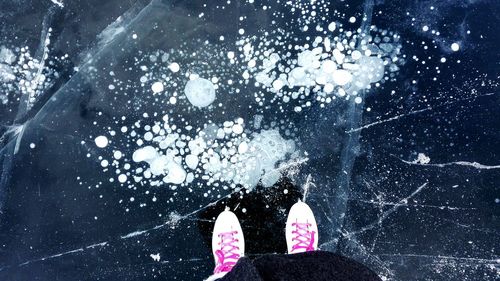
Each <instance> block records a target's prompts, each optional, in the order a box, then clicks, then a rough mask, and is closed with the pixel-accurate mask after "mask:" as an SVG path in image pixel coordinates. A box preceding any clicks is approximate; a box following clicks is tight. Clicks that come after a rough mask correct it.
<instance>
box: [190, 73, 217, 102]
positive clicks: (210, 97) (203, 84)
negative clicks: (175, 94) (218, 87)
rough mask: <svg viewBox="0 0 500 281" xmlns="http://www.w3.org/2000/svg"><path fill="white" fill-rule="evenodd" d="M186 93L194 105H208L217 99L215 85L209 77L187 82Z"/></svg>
mask: <svg viewBox="0 0 500 281" xmlns="http://www.w3.org/2000/svg"><path fill="white" fill-rule="evenodd" d="M184 94H185V95H186V97H187V99H188V100H189V102H190V103H191V104H192V105H194V106H196V107H206V106H209V105H210V104H212V102H214V100H215V87H214V85H213V84H212V82H210V81H209V80H207V79H204V78H195V79H193V80H189V81H188V82H187V83H186V87H185V88H184Z"/></svg>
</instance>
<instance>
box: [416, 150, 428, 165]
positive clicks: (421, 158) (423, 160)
mask: <svg viewBox="0 0 500 281" xmlns="http://www.w3.org/2000/svg"><path fill="white" fill-rule="evenodd" d="M429 162H431V158H430V157H429V156H427V155H425V154H423V153H419V154H418V156H417V159H416V160H414V161H413V162H412V163H414V164H428V163H429Z"/></svg>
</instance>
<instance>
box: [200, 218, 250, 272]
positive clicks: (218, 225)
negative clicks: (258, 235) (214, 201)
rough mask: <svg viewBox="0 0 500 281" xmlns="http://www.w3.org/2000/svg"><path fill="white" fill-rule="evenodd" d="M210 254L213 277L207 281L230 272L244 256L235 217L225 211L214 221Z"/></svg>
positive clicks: (239, 230) (242, 243)
mask: <svg viewBox="0 0 500 281" xmlns="http://www.w3.org/2000/svg"><path fill="white" fill-rule="evenodd" d="M212 253H213V255H214V259H215V269H214V275H212V276H211V277H210V278H209V279H208V280H217V279H219V278H222V277H223V276H224V275H226V274H227V273H228V272H230V271H231V270H232V269H233V267H234V266H235V265H236V263H237V262H238V260H239V259H240V258H241V257H242V256H243V255H244V254H245V239H244V237H243V231H242V230H241V225H240V222H239V221H238V218H237V217H236V215H235V214H234V213H233V212H231V211H229V210H225V211H224V212H222V213H220V214H219V216H218V217H217V220H216V221H215V225H214V231H213V234H212Z"/></svg>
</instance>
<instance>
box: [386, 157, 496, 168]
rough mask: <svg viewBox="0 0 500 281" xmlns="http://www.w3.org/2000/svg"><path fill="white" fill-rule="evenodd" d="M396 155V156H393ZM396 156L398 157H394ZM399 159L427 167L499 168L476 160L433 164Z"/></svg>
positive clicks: (409, 163)
mask: <svg viewBox="0 0 500 281" xmlns="http://www.w3.org/2000/svg"><path fill="white" fill-rule="evenodd" d="M393 156H394V155H393ZM394 157H396V156H394ZM396 158H398V157H396ZM398 159H399V160H400V161H402V162H403V163H406V164H408V165H417V166H428V167H439V168H444V167H446V166H468V167H473V168H476V169H479V170H491V169H500V165H483V164H481V163H478V162H468V161H455V162H448V163H439V164H437V163H436V164H434V163H420V162H417V161H407V160H403V159H401V158H398Z"/></svg>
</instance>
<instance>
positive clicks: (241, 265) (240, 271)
mask: <svg viewBox="0 0 500 281" xmlns="http://www.w3.org/2000/svg"><path fill="white" fill-rule="evenodd" d="M218 281H262V278H261V277H260V274H259V271H258V270H257V268H256V267H255V265H254V264H253V262H252V260H250V259H249V258H247V257H242V258H241V259H239V260H238V263H236V265H235V266H234V267H233V269H232V270H231V271H230V272H228V273H227V274H226V275H225V276H224V277H222V278H221V279H219V280H218Z"/></svg>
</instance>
